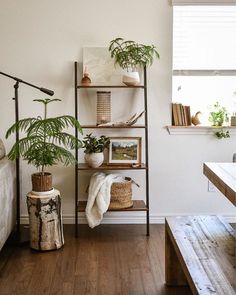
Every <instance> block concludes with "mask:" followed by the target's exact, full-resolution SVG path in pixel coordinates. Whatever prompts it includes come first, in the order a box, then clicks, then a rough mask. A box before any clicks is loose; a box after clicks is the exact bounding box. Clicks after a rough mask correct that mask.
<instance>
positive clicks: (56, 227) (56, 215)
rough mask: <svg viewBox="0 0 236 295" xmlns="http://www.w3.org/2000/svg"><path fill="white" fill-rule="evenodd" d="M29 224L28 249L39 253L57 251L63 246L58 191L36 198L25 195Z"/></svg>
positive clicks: (29, 194) (31, 195)
mask: <svg viewBox="0 0 236 295" xmlns="http://www.w3.org/2000/svg"><path fill="white" fill-rule="evenodd" d="M27 207H28V213H29V224H30V247H31V248H32V249H35V250H39V251H48V250H55V249H59V248H61V247H62V246H63V244H64V237H63V227H62V216H61V196H60V192H59V191H58V190H54V192H53V193H51V194H48V195H44V196H36V195H34V194H32V192H30V193H28V194H27Z"/></svg>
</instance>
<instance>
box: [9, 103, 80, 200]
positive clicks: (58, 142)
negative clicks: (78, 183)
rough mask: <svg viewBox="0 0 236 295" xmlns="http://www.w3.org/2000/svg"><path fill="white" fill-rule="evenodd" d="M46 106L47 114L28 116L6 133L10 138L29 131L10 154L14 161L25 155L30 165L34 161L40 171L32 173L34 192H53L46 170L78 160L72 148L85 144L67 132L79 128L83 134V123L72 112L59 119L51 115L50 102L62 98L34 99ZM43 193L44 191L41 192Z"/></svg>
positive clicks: (24, 157) (50, 176) (50, 178)
mask: <svg viewBox="0 0 236 295" xmlns="http://www.w3.org/2000/svg"><path fill="white" fill-rule="evenodd" d="M34 101H36V102H40V103H42V104H43V106H44V115H43V117H41V116H38V117H37V118H26V119H22V120H19V121H18V122H17V123H15V124H13V125H12V126H11V127H10V128H9V129H8V131H7V133H6V138H8V137H9V136H10V135H11V134H13V133H15V132H16V131H23V132H25V133H26V136H25V137H24V138H21V139H19V140H18V141H16V143H15V144H14V145H13V147H12V149H11V150H10V152H9V154H8V158H9V159H10V160H15V159H16V158H20V157H22V158H23V160H26V161H27V162H28V164H33V165H34V166H35V167H36V168H37V169H38V170H39V171H40V172H38V173H34V174H32V190H33V191H34V192H45V191H52V190H53V187H52V175H51V173H49V172H46V171H45V169H46V167H48V166H53V165H56V164H57V163H59V162H61V163H63V164H64V165H66V166H67V165H69V164H74V163H76V160H75V157H74V156H73V154H72V153H71V151H70V150H73V149H75V148H80V147H82V142H81V141H80V140H79V139H77V138H76V137H75V136H73V135H71V134H69V133H66V132H65V131H64V130H65V129H66V128H68V127H74V128H77V129H78V131H79V132H80V133H82V129H81V127H80V123H79V122H78V121H77V120H76V119H75V118H74V117H73V116H69V115H64V116H60V117H55V118H48V117H47V107H48V104H49V103H52V102H55V101H60V99H49V98H46V99H34ZM39 194H40V193H39Z"/></svg>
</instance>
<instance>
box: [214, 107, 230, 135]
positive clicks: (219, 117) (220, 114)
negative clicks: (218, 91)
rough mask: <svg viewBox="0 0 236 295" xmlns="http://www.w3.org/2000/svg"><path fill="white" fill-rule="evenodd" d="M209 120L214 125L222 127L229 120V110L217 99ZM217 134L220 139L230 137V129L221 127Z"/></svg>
mask: <svg viewBox="0 0 236 295" xmlns="http://www.w3.org/2000/svg"><path fill="white" fill-rule="evenodd" d="M209 121H210V122H211V124H212V126H214V127H222V126H223V125H224V123H228V122H229V112H228V111H227V109H226V108H225V107H222V106H221V105H220V104H219V102H218V101H217V102H216V103H215V104H214V105H213V108H212V111H211V112H210V115H209ZM215 136H216V137H217V138H219V139H222V138H228V137H230V135H229V131H224V130H223V128H221V129H220V131H216V132H215Z"/></svg>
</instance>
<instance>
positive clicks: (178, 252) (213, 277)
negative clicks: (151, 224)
mask: <svg viewBox="0 0 236 295" xmlns="http://www.w3.org/2000/svg"><path fill="white" fill-rule="evenodd" d="M166 234H167V240H166V281H167V284H168V285H181V284H183V283H184V281H183V279H184V276H183V273H184V274H185V277H186V279H187V281H188V284H189V286H190V288H191V290H192V292H193V294H196V295H198V294H201V295H210V294H217V295H235V294H236V268H235V230H234V229H233V228H232V227H231V226H230V225H229V224H228V223H226V222H225V221H224V220H223V219H222V218H220V217H217V216H184V217H183V216H182V217H168V218H167V219H166ZM172 257H175V258H174V259H171V258H172ZM178 261H179V262H178ZM179 268H181V269H182V271H183V273H181V274H180V273H179V271H177V270H178V269H179ZM173 269H174V270H173Z"/></svg>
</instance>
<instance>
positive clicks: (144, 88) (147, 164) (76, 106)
mask: <svg viewBox="0 0 236 295" xmlns="http://www.w3.org/2000/svg"><path fill="white" fill-rule="evenodd" d="M74 72H75V75H74V78H75V81H74V87H75V93H74V94H75V118H76V119H77V120H78V89H89V88H93V89H94V88H124V89H132V88H133V89H135V88H140V89H143V91H144V94H143V96H144V110H145V114H144V116H145V125H144V127H145V128H144V129H145V133H144V134H145V165H146V169H144V170H142V169H140V170H141V171H145V173H146V208H147V210H146V235H147V236H149V234H150V230H149V223H150V220H149V168H148V167H149V157H148V106H147V71H146V67H144V69H143V72H144V83H143V85H138V86H123V85H112V86H109V85H94V86H82V85H79V84H78V63H77V62H75V63H74ZM91 129H92V128H91ZM75 137H76V138H78V130H77V129H75ZM75 158H76V162H77V163H78V149H76V151H75ZM129 169H130V168H129ZM122 170H123V169H122ZM79 171H81V170H80V169H79V165H78V164H76V165H75V236H76V237H78V211H79V210H78V203H79V191H78V188H79Z"/></svg>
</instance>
